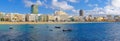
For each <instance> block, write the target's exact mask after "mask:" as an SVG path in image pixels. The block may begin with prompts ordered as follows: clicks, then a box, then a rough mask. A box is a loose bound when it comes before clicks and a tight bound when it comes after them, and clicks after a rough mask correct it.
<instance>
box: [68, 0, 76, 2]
mask: <svg viewBox="0 0 120 41" xmlns="http://www.w3.org/2000/svg"><path fill="white" fill-rule="evenodd" d="M67 1H69V2H77V1H78V0H67Z"/></svg>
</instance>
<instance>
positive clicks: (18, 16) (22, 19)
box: [11, 13, 25, 22]
mask: <svg viewBox="0 0 120 41" xmlns="http://www.w3.org/2000/svg"><path fill="white" fill-rule="evenodd" d="M11 18H12V19H11V21H12V22H25V15H24V14H18V13H14V14H11Z"/></svg>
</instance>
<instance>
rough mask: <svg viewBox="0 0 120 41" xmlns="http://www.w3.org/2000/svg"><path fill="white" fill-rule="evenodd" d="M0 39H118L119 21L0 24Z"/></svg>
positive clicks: (53, 40)
mask: <svg viewBox="0 0 120 41" xmlns="http://www.w3.org/2000/svg"><path fill="white" fill-rule="evenodd" d="M0 41H120V23H119V22H118V23H117V22H116V23H108V22H105V23H74V24H17V25H8V24H0Z"/></svg>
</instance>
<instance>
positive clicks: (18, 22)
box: [0, 22, 116, 24]
mask: <svg viewBox="0 0 120 41" xmlns="http://www.w3.org/2000/svg"><path fill="white" fill-rule="evenodd" d="M74 23H116V22H0V24H74Z"/></svg>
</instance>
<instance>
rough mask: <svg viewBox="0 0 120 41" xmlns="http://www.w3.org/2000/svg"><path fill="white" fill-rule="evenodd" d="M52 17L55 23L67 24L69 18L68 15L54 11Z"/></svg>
mask: <svg viewBox="0 0 120 41" xmlns="http://www.w3.org/2000/svg"><path fill="white" fill-rule="evenodd" d="M54 17H55V21H56V22H67V21H68V18H69V16H68V14H67V13H66V12H63V11H56V12H55V14H54Z"/></svg>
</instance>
